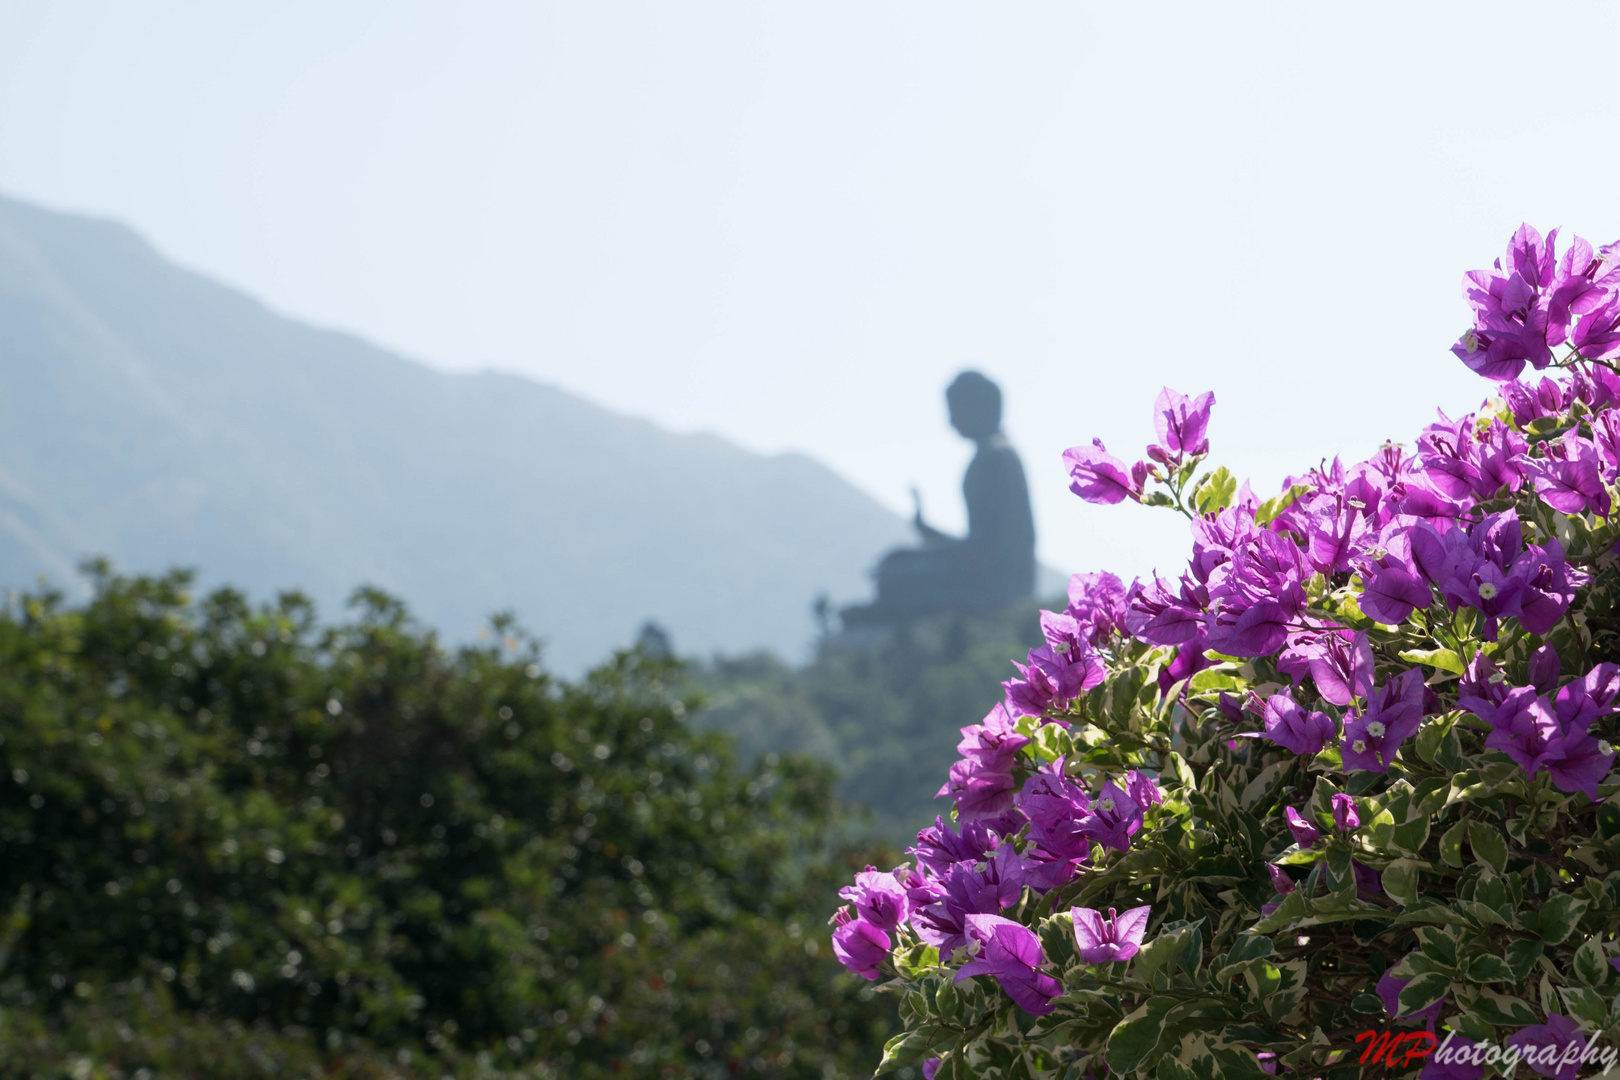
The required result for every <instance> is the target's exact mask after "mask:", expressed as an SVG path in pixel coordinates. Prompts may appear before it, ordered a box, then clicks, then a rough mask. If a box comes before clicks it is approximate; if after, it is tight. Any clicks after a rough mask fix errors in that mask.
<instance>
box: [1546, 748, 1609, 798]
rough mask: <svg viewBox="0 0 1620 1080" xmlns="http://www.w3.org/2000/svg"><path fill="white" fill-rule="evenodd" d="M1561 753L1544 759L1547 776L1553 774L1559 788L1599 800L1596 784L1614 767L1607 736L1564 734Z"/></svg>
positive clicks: (1553, 780) (1554, 782)
mask: <svg viewBox="0 0 1620 1080" xmlns="http://www.w3.org/2000/svg"><path fill="white" fill-rule="evenodd" d="M1562 749H1563V753H1562V755H1561V756H1559V757H1557V758H1551V759H1549V760H1548V761H1547V775H1548V776H1550V777H1552V782H1553V784H1554V786H1556V787H1557V788H1558V790H1559V791H1564V792H1568V793H1570V794H1574V793H1575V792H1577V791H1582V792H1585V793H1586V797H1587V798H1588V799H1591V800H1592V801H1593V802H1597V801H1598V784H1600V783H1602V782H1603V778H1604V777H1606V776H1608V775H1609V770H1611V769H1613V768H1614V747H1613V746H1612V745H1610V743H1609V741H1608V740H1607V739H1599V738H1596V737H1595V736H1592V735H1587V734H1580V735H1564V736H1563V737H1562Z"/></svg>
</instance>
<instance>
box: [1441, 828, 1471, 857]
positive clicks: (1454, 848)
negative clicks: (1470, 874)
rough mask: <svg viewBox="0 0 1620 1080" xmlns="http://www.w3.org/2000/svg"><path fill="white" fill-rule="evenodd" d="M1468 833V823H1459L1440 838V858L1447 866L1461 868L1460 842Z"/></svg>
mask: <svg viewBox="0 0 1620 1080" xmlns="http://www.w3.org/2000/svg"><path fill="white" fill-rule="evenodd" d="M1467 833H1468V822H1466V821H1459V822H1457V824H1455V825H1453V826H1452V827H1451V828H1449V829H1447V830H1446V831H1445V834H1444V835H1443V836H1441V837H1440V857H1441V858H1442V859H1444V860H1445V862H1446V865H1447V866H1458V867H1460V866H1462V864H1463V859H1462V842H1463V837H1464V836H1465V835H1466V834H1467Z"/></svg>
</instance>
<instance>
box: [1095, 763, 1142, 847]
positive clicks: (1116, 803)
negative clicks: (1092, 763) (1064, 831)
mask: <svg viewBox="0 0 1620 1080" xmlns="http://www.w3.org/2000/svg"><path fill="white" fill-rule="evenodd" d="M1141 827H1142V807H1141V806H1139V805H1138V804H1137V802H1136V800H1135V799H1133V798H1131V797H1130V795H1129V794H1127V793H1126V792H1125V791H1124V789H1122V788H1121V787H1120V786H1119V785H1118V784H1116V783H1114V782H1113V781H1112V780H1110V781H1108V783H1106V784H1104V785H1103V789H1102V791H1101V792H1099V793H1098V795H1097V798H1096V800H1095V801H1094V802H1092V804H1091V811H1090V813H1088V814H1087V815H1086V816H1085V817H1084V818H1082V819H1081V821H1080V831H1081V833H1083V834H1084V835H1086V836H1089V837H1090V838H1091V839H1093V840H1095V841H1097V842H1098V843H1099V844H1101V845H1103V846H1104V847H1111V848H1113V849H1114V850H1115V851H1129V850H1130V848H1131V837H1132V836H1133V835H1135V833H1136V830H1138V829H1140V828H1141Z"/></svg>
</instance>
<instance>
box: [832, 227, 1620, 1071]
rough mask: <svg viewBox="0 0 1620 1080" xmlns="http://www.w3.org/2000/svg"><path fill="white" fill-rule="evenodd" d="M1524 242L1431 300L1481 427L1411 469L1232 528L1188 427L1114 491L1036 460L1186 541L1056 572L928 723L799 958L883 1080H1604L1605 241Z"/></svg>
mask: <svg viewBox="0 0 1620 1080" xmlns="http://www.w3.org/2000/svg"><path fill="white" fill-rule="evenodd" d="M1557 246H1558V245H1557V234H1556V232H1555V233H1554V234H1552V235H1550V236H1548V237H1546V238H1545V239H1543V238H1542V237H1541V236H1540V235H1538V234H1537V233H1536V232H1535V231H1534V230H1532V229H1530V228H1529V227H1525V228H1523V229H1521V230H1520V231H1519V232H1518V233H1517V234H1516V235H1515V236H1514V238H1513V240H1512V242H1511V244H1510V246H1509V248H1508V251H1507V255H1506V257H1505V258H1504V259H1503V260H1501V261H1500V262H1498V263H1497V264H1496V265H1495V267H1494V268H1493V269H1490V270H1481V271H1476V272H1474V273H1471V274H1469V275H1468V276H1467V279H1466V285H1465V291H1466V295H1467V299H1468V302H1469V304H1470V306H1471V307H1472V309H1473V315H1474V317H1473V325H1472V327H1471V328H1470V329H1469V330H1468V331H1467V332H1466V333H1465V334H1464V335H1463V336H1462V338H1461V340H1460V341H1459V342H1458V343H1457V345H1456V346H1455V348H1454V351H1455V352H1456V354H1457V356H1458V357H1459V358H1460V359H1461V360H1462V362H1463V363H1464V364H1465V365H1467V367H1469V368H1470V369H1472V370H1473V371H1474V372H1476V373H1478V374H1479V375H1482V376H1484V377H1486V378H1488V379H1490V380H1493V381H1494V385H1493V386H1492V387H1491V392H1492V396H1491V397H1490V398H1489V399H1488V400H1487V401H1486V402H1485V403H1484V405H1483V406H1481V408H1480V410H1479V411H1478V412H1476V413H1474V414H1471V415H1468V416H1464V417H1462V418H1460V419H1457V420H1451V419H1449V418H1447V417H1445V416H1444V415H1443V414H1442V415H1441V417H1440V420H1439V421H1438V422H1437V423H1435V424H1432V425H1431V426H1430V427H1428V428H1427V429H1426V430H1425V431H1423V432H1422V433H1421V434H1420V435H1419V436H1418V438H1417V441H1416V445H1415V447H1404V446H1401V445H1398V444H1388V445H1385V446H1383V447H1382V448H1380V449H1379V451H1378V452H1377V453H1376V454H1375V455H1374V456H1373V457H1372V458H1371V459H1369V460H1367V461H1363V462H1360V463H1357V464H1354V465H1344V464H1342V463H1341V462H1339V461H1335V462H1334V463H1333V464H1332V466H1331V467H1327V466H1325V465H1324V466H1323V467H1321V468H1318V469H1315V470H1312V471H1311V472H1309V473H1307V474H1305V475H1304V476H1301V477H1298V478H1292V479H1290V480H1289V481H1288V482H1287V483H1286V484H1285V486H1284V490H1283V491H1282V492H1281V493H1279V494H1277V495H1275V496H1272V497H1270V498H1267V499H1264V500H1262V499H1259V498H1256V497H1255V496H1254V495H1253V494H1251V492H1250V491H1249V489H1248V485H1247V484H1244V485H1243V486H1242V487H1241V488H1240V487H1239V486H1238V484H1237V483H1236V481H1235V478H1234V477H1232V476H1231V475H1230V474H1229V473H1228V472H1227V470H1225V469H1221V468H1209V467H1208V466H1207V464H1206V460H1207V455H1208V453H1209V440H1208V436H1207V430H1208V424H1209V417H1210V412H1211V407H1212V406H1213V404H1214V399H1213V396H1212V395H1210V394H1203V395H1200V396H1198V397H1195V398H1188V397H1186V396H1183V395H1181V394H1178V393H1176V392H1174V391H1171V390H1168V389H1167V390H1165V391H1164V392H1163V393H1162V394H1161V395H1160V397H1159V399H1158V401H1157V403H1156V404H1155V407H1154V421H1155V425H1156V428H1157V435H1158V441H1157V442H1156V443H1155V444H1154V445H1152V446H1150V447H1148V449H1147V452H1146V455H1145V458H1144V460H1142V461H1139V462H1137V463H1135V464H1134V465H1131V464H1127V463H1126V462H1125V461H1123V460H1121V459H1118V458H1116V457H1114V456H1113V455H1111V454H1110V453H1109V452H1108V450H1107V449H1106V448H1105V447H1104V446H1103V445H1102V443H1101V442H1100V441H1098V442H1094V443H1093V445H1090V446H1081V447H1077V448H1075V449H1073V450H1070V451H1069V452H1068V454H1067V455H1066V462H1067V464H1068V466H1069V468H1070V473H1071V477H1072V480H1073V483H1072V488H1073V490H1074V492H1075V493H1076V494H1078V495H1079V496H1080V497H1081V498H1083V499H1085V500H1087V501H1089V502H1095V503H1118V502H1121V501H1124V500H1127V499H1128V500H1132V501H1136V502H1141V503H1146V504H1148V505H1153V506H1162V507H1165V508H1167V509H1168V510H1170V511H1172V512H1177V511H1178V512H1180V513H1182V514H1184V515H1186V517H1187V518H1188V519H1189V521H1190V526H1191V532H1192V551H1191V559H1190V562H1189V564H1188V566H1187V568H1186V570H1185V571H1184V572H1183V573H1181V574H1180V575H1179V576H1178V577H1175V578H1172V579H1163V578H1160V579H1157V580H1151V581H1142V580H1138V581H1136V582H1134V583H1132V584H1130V585H1129V586H1127V585H1125V584H1124V583H1123V582H1122V581H1120V580H1119V579H1118V578H1116V577H1114V576H1113V575H1110V574H1105V573H1099V574H1082V575H1078V576H1076V577H1075V578H1074V580H1073V582H1072V584H1071V586H1070V603H1069V606H1068V609H1067V610H1066V611H1064V612H1061V613H1053V612H1047V613H1045V614H1044V615H1043V627H1044V630H1045V636H1046V640H1047V644H1046V645H1045V646H1043V647H1041V648H1039V649H1036V650H1034V651H1033V652H1031V653H1030V654H1029V656H1028V657H1027V659H1026V660H1025V662H1023V663H1021V664H1017V665H1016V667H1017V669H1018V674H1017V677H1016V678H1014V679H1012V680H1011V681H1009V682H1008V683H1006V684H1005V689H1006V697H1005V700H1004V701H1002V702H1001V703H999V704H997V705H996V706H995V707H994V708H993V709H992V710H991V711H990V714H989V715H988V716H986V717H985V719H984V721H983V722H982V723H980V724H978V725H975V726H973V727H969V728H965V729H963V739H962V742H961V744H960V746H959V750H960V752H961V758H960V760H959V761H957V762H956V764H955V765H954V766H953V767H952V769H951V771H950V777H949V780H948V782H947V783H946V785H945V787H944V789H942V792H941V793H942V794H948V795H950V796H951V797H952V798H954V800H955V810H954V814H953V820H952V821H950V822H947V821H944V820H941V821H939V822H937V823H936V824H935V825H934V826H932V827H930V828H927V829H925V830H923V831H922V832H921V833H920V834H918V837H917V842H916V845H915V846H914V847H912V848H910V849H909V852H908V854H909V855H910V856H911V860H910V861H909V862H907V863H905V864H903V865H901V866H899V867H897V868H894V869H892V870H879V869H869V870H868V871H867V872H865V873H863V874H861V875H859V876H858V877H857V878H856V880H855V882H854V883H853V884H852V885H851V886H850V887H849V888H848V889H846V890H844V896H845V897H847V898H848V900H849V901H850V903H849V904H848V906H846V907H844V908H842V909H840V910H839V911H838V913H837V914H836V915H835V916H834V918H833V944H834V949H835V951H836V952H837V954H838V955H839V957H840V959H842V960H843V962H844V963H845V964H846V965H847V966H848V967H850V968H851V969H853V970H855V971H856V972H858V973H860V974H862V975H865V976H866V977H867V978H872V979H884V980H886V984H887V986H888V987H889V988H890V989H892V990H895V991H897V992H898V993H900V994H901V1016H902V1018H903V1020H904V1021H905V1023H906V1025H907V1030H906V1031H905V1032H904V1033H903V1034H901V1035H900V1036H897V1037H896V1038H895V1039H894V1040H892V1041H891V1042H890V1044H889V1046H888V1048H887V1051H886V1054H885V1057H884V1059H883V1062H882V1064H881V1066H880V1067H879V1071H880V1072H885V1071H891V1070H896V1069H903V1070H909V1071H911V1072H913V1073H916V1072H921V1073H922V1074H923V1075H924V1076H926V1077H929V1078H932V1080H945V1078H954V1077H963V1076H986V1077H1007V1078H1012V1077H1026V1076H1027V1077H1048V1076H1050V1077H1077V1078H1078V1077H1094V1078H1101V1077H1103V1076H1159V1077H1167V1078H1172V1080H1192V1078H1199V1080H1204V1078H1210V1077H1260V1076H1265V1075H1285V1076H1286V1075H1298V1076H1301V1077H1328V1078H1337V1077H1349V1076H1356V1075H1361V1074H1362V1071H1363V1069H1366V1070H1369V1072H1368V1074H1369V1075H1373V1074H1374V1072H1373V1070H1374V1065H1373V1064H1372V1063H1364V1059H1365V1058H1366V1056H1367V1051H1368V1048H1369V1047H1371V1046H1373V1044H1374V1042H1375V1039H1381V1040H1383V1045H1384V1046H1400V1047H1402V1048H1403V1052H1401V1053H1395V1052H1394V1051H1391V1052H1389V1053H1387V1054H1379V1055H1378V1056H1377V1060H1378V1062H1379V1064H1378V1066H1377V1068H1378V1069H1381V1070H1385V1071H1388V1072H1391V1073H1393V1072H1399V1071H1407V1072H1415V1071H1417V1070H1419V1069H1421V1070H1422V1075H1423V1076H1427V1077H1445V1078H1454V1080H1471V1078H1473V1077H1478V1076H1482V1075H1495V1074H1498V1073H1500V1074H1505V1075H1513V1073H1514V1071H1515V1069H1517V1070H1518V1071H1519V1075H1526V1074H1527V1070H1534V1071H1535V1072H1537V1073H1540V1074H1542V1075H1557V1076H1559V1077H1569V1076H1575V1075H1577V1073H1580V1074H1582V1075H1584V1074H1587V1073H1594V1072H1596V1071H1600V1070H1601V1068H1602V1064H1603V1063H1602V1061H1601V1060H1600V1059H1599V1058H1598V1057H1597V1054H1598V1052H1599V1051H1600V1050H1601V1049H1602V1048H1603V1047H1605V1046H1612V1045H1614V1044H1615V1043H1620V996H1617V992H1620V974H1617V973H1616V967H1617V966H1620V959H1617V954H1620V942H1617V941H1616V940H1615V935H1616V931H1620V775H1611V769H1612V767H1613V766H1614V763H1615V752H1614V748H1613V746H1612V745H1611V743H1610V740H1611V739H1614V738H1615V731H1616V727H1617V725H1620V720H1617V719H1616V717H1615V715H1614V713H1615V712H1616V710H1617V708H1620V703H1617V696H1620V666H1617V663H1616V661H1620V647H1617V642H1620V615H1617V612H1616V604H1617V599H1620V560H1617V557H1616V547H1617V541H1620V523H1617V522H1616V521H1615V520H1614V518H1612V517H1611V511H1612V510H1614V508H1615V500H1616V499H1617V498H1620V490H1617V487H1616V485H1617V481H1620V374H1617V373H1616V370H1615V365H1616V363H1617V359H1620V244H1615V245H1610V246H1609V247H1606V248H1602V249H1600V250H1594V249H1593V248H1592V246H1591V245H1589V244H1587V243H1586V242H1585V241H1582V240H1579V239H1577V240H1575V241H1574V242H1573V243H1572V244H1570V245H1568V247H1567V248H1566V249H1565V250H1563V251H1562V252H1560V251H1558V250H1557ZM1527 367H1528V368H1531V369H1534V371H1535V372H1545V373H1546V374H1544V375H1535V374H1529V376H1528V378H1526V375H1527V372H1526V370H1525V369H1526V368H1527ZM1368 1033H1372V1034H1371V1035H1369V1034H1368ZM1391 1033H1393V1034H1394V1036H1395V1038H1394V1039H1393V1040H1391V1039H1390V1038H1387V1036H1389V1035H1390V1034H1391ZM1418 1033H1423V1034H1422V1035H1419V1034H1418ZM1408 1035H1409V1036H1410V1037H1408ZM1428 1036H1432V1037H1428ZM1448 1039H1449V1040H1450V1041H1449V1043H1447V1042H1446V1040H1448ZM1572 1041H1574V1042H1577V1043H1579V1045H1580V1047H1581V1052H1582V1053H1584V1054H1585V1056H1586V1059H1587V1060H1586V1063H1584V1064H1583V1063H1581V1062H1579V1061H1570V1060H1569V1059H1568V1057H1567V1056H1565V1055H1564V1054H1563V1051H1564V1047H1565V1044H1568V1043H1570V1042H1572ZM1437 1044H1441V1045H1445V1046H1448V1047H1449V1049H1450V1051H1451V1055H1450V1056H1451V1060H1450V1061H1449V1062H1447V1063H1444V1064H1442V1063H1441V1062H1440V1061H1439V1060H1437V1059H1438V1056H1439V1055H1438V1054H1435V1055H1433V1056H1428V1057H1425V1056H1424V1055H1426V1054H1429V1053H1430V1051H1432V1050H1434V1049H1435V1048H1436V1046H1437ZM1549 1046H1556V1047H1557V1050H1558V1052H1559V1061H1556V1062H1555V1061H1553V1060H1552V1051H1549V1050H1547V1049H1546V1048H1547V1047H1549ZM1487 1049H1488V1050H1490V1051H1494V1053H1488V1052H1487ZM1459 1050H1462V1051H1473V1050H1478V1051H1479V1052H1478V1053H1473V1052H1470V1053H1467V1054H1458V1053H1457V1051H1459ZM1487 1059H1488V1060H1487ZM1610 1060H1612V1057H1611V1059H1610ZM1489 1061H1495V1062H1497V1063H1496V1064H1494V1065H1493V1064H1490V1063H1489ZM1391 1062H1393V1063H1394V1065H1393V1066H1392V1065H1391ZM1378 1074H1380V1075H1381V1074H1382V1073H1378Z"/></svg>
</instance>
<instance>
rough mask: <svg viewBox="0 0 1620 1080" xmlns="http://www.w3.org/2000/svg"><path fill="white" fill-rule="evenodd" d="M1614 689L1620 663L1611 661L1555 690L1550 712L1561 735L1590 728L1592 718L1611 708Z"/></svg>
mask: <svg viewBox="0 0 1620 1080" xmlns="http://www.w3.org/2000/svg"><path fill="white" fill-rule="evenodd" d="M1544 647H1546V646H1544ZM1532 681H1534V676H1533V675H1532ZM1617 692H1620V667H1617V666H1616V665H1614V664H1611V663H1603V664H1599V665H1598V666H1597V667H1595V668H1593V669H1592V670H1591V671H1589V672H1587V673H1586V675H1585V677H1584V678H1581V679H1577V680H1576V681H1574V682H1572V683H1569V684H1567V685H1565V686H1564V687H1563V688H1561V689H1560V690H1559V691H1558V696H1557V697H1555V698H1554V699H1553V713H1554V714H1555V715H1556V716H1557V717H1558V725H1559V727H1561V728H1563V730H1564V734H1565V735H1585V734H1586V733H1587V732H1588V731H1590V730H1591V728H1592V723H1593V721H1595V720H1597V718H1598V717H1600V716H1604V715H1607V714H1608V713H1611V712H1613V711H1614V704H1615V697H1616V694H1617ZM1543 693H1545V691H1543Z"/></svg>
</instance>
